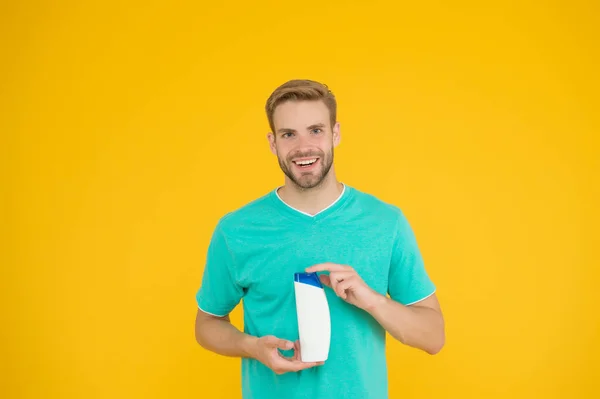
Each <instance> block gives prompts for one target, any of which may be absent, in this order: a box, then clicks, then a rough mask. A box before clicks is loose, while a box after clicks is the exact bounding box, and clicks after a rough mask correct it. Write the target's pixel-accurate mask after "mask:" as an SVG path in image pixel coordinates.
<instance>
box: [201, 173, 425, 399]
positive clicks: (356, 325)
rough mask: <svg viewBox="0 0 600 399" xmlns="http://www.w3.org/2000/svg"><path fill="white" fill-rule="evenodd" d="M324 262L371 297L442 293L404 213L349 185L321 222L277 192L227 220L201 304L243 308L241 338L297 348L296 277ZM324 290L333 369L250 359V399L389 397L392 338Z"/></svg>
mask: <svg viewBox="0 0 600 399" xmlns="http://www.w3.org/2000/svg"><path fill="white" fill-rule="evenodd" d="M325 262H332V263H339V264H343V265H349V266H352V267H353V268H354V269H355V270H356V271H357V273H358V274H359V275H360V277H362V279H363V280H364V281H365V282H366V283H367V284H368V285H369V286H370V287H371V288H373V289H374V290H376V291H377V292H379V293H381V294H383V295H386V294H387V295H389V296H390V298H392V299H394V300H396V301H398V302H400V303H402V304H404V305H408V304H412V303H415V302H418V301H420V300H422V299H424V298H426V297H428V296H430V295H432V294H433V293H434V292H435V286H434V284H433V283H432V281H431V279H430V278H429V276H428V274H427V272H426V270H425V267H424V264H423V258H422V256H421V254H420V251H419V249H418V246H417V242H416V239H415V236H414V234H413V231H412V229H411V227H410V225H409V223H408V221H407V219H406V217H405V216H404V214H403V213H402V211H401V210H400V209H399V208H398V207H396V206H394V205H390V204H387V203H385V202H383V201H381V200H379V199H377V198H376V197H374V196H372V195H370V194H367V193H364V192H361V191H359V190H357V189H355V188H353V187H350V186H348V185H344V191H343V193H342V194H341V195H340V197H339V198H338V199H337V200H336V201H335V202H334V203H333V204H332V205H330V206H329V207H327V208H326V209H324V210H323V211H321V212H320V213H318V214H316V215H314V216H311V215H309V214H307V213H303V212H301V211H299V210H296V209H294V208H292V207H290V206H288V205H287V204H286V203H284V202H283V201H282V200H281V199H280V198H279V196H278V194H277V190H273V191H271V192H270V193H268V194H266V195H265V196H263V197H261V198H259V199H257V200H255V201H253V202H251V203H249V204H247V205H246V206H244V207H242V208H240V209H238V210H236V211H234V212H231V213H229V214H227V215H225V216H224V217H223V218H221V220H220V221H219V223H218V225H217V226H216V228H215V230H214V233H213V236H212V239H211V242H210V245H209V249H208V253H207V259H206V265H205V270H204V275H203V277H202V283H201V286H200V288H199V290H198V291H197V294H196V301H197V305H198V307H199V308H200V309H201V310H203V311H205V312H208V313H210V314H213V315H218V316H224V315H226V314H228V313H229V312H231V311H232V310H233V309H234V307H235V306H236V305H238V304H239V303H240V302H242V304H243V314H244V332H246V333H247V334H250V335H253V336H257V337H260V336H264V335H275V336H277V337H279V338H283V339H287V340H290V341H295V340H297V339H298V320H297V316H296V307H295V295H294V285H293V281H294V273H296V272H303V271H304V270H305V269H306V268H307V267H309V266H312V265H314V264H317V263H325ZM325 290H326V294H327V300H328V302H329V307H330V314H331V346H330V351H329V357H328V360H327V361H326V362H325V364H324V365H322V366H318V367H313V368H309V369H306V370H302V371H300V372H290V373H285V374H282V375H277V374H275V373H274V372H273V371H271V370H270V369H269V368H267V367H266V366H264V365H263V364H262V363H260V362H259V361H257V360H254V359H246V358H244V359H242V396H243V398H244V399H271V398H273V399H282V398H286V399H300V398H306V399H331V398H345V399H370V398H373V399H384V398H387V395H388V383H387V378H388V375H387V365H386V356H385V338H386V332H385V330H384V329H383V328H382V327H381V326H380V325H379V323H377V321H376V320H375V319H374V318H373V317H372V316H370V315H369V314H368V313H367V312H365V311H363V310H361V309H359V308H357V307H355V306H353V305H350V304H348V303H346V302H344V301H343V300H342V299H341V298H339V297H337V296H336V295H335V293H334V292H333V291H332V290H331V289H329V288H328V287H325ZM291 353H292V352H289V353H286V352H284V354H288V355H289V354H291Z"/></svg>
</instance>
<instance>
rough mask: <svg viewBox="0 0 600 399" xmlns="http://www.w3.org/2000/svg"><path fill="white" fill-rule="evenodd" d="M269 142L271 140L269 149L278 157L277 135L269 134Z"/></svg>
mask: <svg viewBox="0 0 600 399" xmlns="http://www.w3.org/2000/svg"><path fill="white" fill-rule="evenodd" d="M267 140H269V148H270V149H271V152H272V153H273V155H277V147H275V135H274V134H273V133H271V132H269V134H267Z"/></svg>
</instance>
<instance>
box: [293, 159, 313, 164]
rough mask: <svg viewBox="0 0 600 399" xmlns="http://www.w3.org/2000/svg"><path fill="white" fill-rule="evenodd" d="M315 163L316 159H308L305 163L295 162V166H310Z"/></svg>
mask: <svg viewBox="0 0 600 399" xmlns="http://www.w3.org/2000/svg"><path fill="white" fill-rule="evenodd" d="M315 162H317V158H314V159H308V160H306V161H296V165H311V164H313V163H315Z"/></svg>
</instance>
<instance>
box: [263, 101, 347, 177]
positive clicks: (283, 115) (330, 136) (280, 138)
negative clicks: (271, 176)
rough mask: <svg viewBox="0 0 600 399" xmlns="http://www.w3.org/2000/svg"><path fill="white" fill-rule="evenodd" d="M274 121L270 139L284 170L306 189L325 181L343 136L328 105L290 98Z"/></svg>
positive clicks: (281, 106) (272, 149)
mask: <svg viewBox="0 0 600 399" xmlns="http://www.w3.org/2000/svg"><path fill="white" fill-rule="evenodd" d="M273 125H274V128H275V131H274V132H272V133H271V134H269V142H270V146H271V151H272V152H273V153H274V154H275V155H277V159H278V161H279V166H280V167H281V170H282V171H283V173H285V175H286V176H287V177H288V178H289V179H290V180H291V181H292V182H293V183H294V184H296V185H297V186H298V187H300V188H303V189H310V188H313V187H317V186H318V185H319V184H321V183H322V182H323V180H324V179H325V177H326V176H327V174H328V173H329V170H330V169H331V166H332V164H333V149H334V147H336V146H337V145H338V143H339V139H340V134H339V124H337V123H336V124H335V125H334V126H333V127H332V126H331V121H330V117H329V110H328V109H327V106H326V105H325V104H324V103H323V102H322V101H287V102H285V103H283V104H280V105H279V106H278V107H277V108H276V109H275V113H274V115H273Z"/></svg>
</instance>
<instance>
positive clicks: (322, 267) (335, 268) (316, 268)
mask: <svg viewBox="0 0 600 399" xmlns="http://www.w3.org/2000/svg"><path fill="white" fill-rule="evenodd" d="M347 269H348V268H347V267H346V266H344V265H338V264H336V263H320V264H318V265H313V266H311V267H308V268H307V269H306V272H307V273H313V272H323V271H329V272H341V271H344V270H347Z"/></svg>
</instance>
